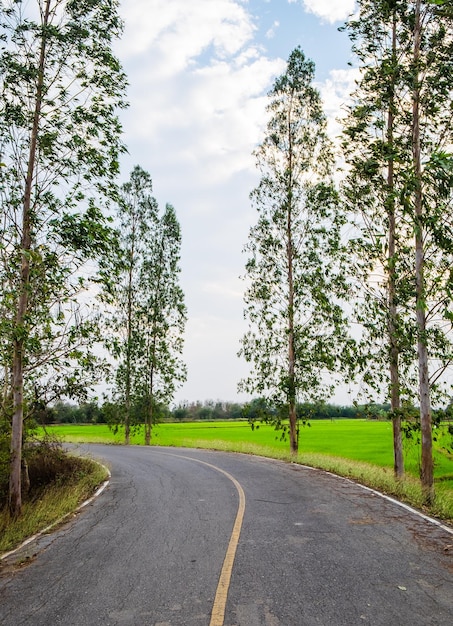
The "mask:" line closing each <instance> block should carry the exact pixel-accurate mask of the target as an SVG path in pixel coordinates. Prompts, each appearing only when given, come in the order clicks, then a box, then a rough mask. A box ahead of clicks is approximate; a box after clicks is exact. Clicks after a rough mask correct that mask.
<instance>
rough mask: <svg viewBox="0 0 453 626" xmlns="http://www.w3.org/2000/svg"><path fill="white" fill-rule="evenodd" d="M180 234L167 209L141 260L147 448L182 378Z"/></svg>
mask: <svg viewBox="0 0 453 626" xmlns="http://www.w3.org/2000/svg"><path fill="white" fill-rule="evenodd" d="M180 249H181V229H180V226H179V222H178V220H177V217H176V213H175V210H174V208H173V207H172V206H171V205H170V204H167V205H166V208H165V211H164V213H163V215H162V216H161V217H160V219H159V220H158V221H157V223H156V230H155V232H154V238H153V243H152V246H151V247H150V248H149V249H148V250H147V254H146V257H145V259H144V262H143V265H142V268H141V276H140V289H141V293H142V294H143V299H142V301H141V303H140V307H139V310H138V311H137V317H138V323H139V326H140V329H141V330H140V333H141V337H140V346H141V354H140V359H139V368H140V370H141V374H142V379H141V381H140V387H141V390H142V396H143V397H144V398H146V406H147V411H146V417H145V444H146V445H149V444H150V442H151V428H152V424H153V422H154V421H155V419H156V417H157V410H158V407H159V406H160V405H162V404H164V405H166V404H169V402H170V401H171V400H172V398H173V395H174V392H175V391H176V389H177V387H178V385H179V384H181V383H182V382H183V381H184V380H185V379H186V366H185V364H184V363H183V361H182V350H183V345H184V328H185V323H186V319H187V311H186V306H185V304H184V293H183V291H182V289H181V287H180V285H179V274H180V271H181V270H180Z"/></svg>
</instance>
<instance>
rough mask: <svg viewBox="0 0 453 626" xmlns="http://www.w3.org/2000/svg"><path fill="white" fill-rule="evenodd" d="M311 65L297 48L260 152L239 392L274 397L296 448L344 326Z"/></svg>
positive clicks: (275, 96)
mask: <svg viewBox="0 0 453 626" xmlns="http://www.w3.org/2000/svg"><path fill="white" fill-rule="evenodd" d="M313 77H314V64H313V63H312V62H311V61H309V60H307V59H306V58H305V56H304V54H303V52H302V51H301V50H300V48H296V49H295V50H294V51H293V52H292V53H291V55H290V57H289V59H288V64H287V69H286V72H285V73H284V74H283V75H282V76H280V77H279V78H277V79H276V81H275V83H274V86H273V89H272V90H271V92H270V94H269V97H270V100H271V101H270V104H269V106H268V111H269V113H270V120H269V122H268V125H267V134H266V137H265V139H264V141H263V143H262V144H261V145H260V146H259V148H258V149H257V151H256V157H257V163H258V167H259V169H260V171H261V174H262V177H261V180H260V183H259V186H258V187H257V188H256V189H255V190H254V191H253V192H252V194H251V199H252V202H253V204H254V205H255V206H256V208H257V210H258V222H257V224H256V226H254V227H252V229H251V231H250V235H249V242H248V244H247V246H246V251H247V253H248V254H249V259H248V261H247V264H246V278H247V281H248V287H247V290H246V294H245V304H246V309H245V313H244V315H245V317H246V318H248V320H249V322H250V330H249V331H248V332H247V334H246V335H245V336H244V338H243V339H242V348H241V351H240V355H242V356H244V358H245V359H246V361H247V362H249V363H251V364H252V365H253V371H252V373H251V375H250V377H249V378H247V379H245V380H243V381H241V383H240V388H241V389H243V390H245V391H247V392H249V393H258V395H260V396H263V395H264V394H266V395H268V396H269V397H270V398H271V399H272V400H273V402H275V403H276V404H278V405H279V407H280V411H279V412H278V418H277V422H279V421H280V420H281V419H284V417H285V416H286V417H287V418H288V419H289V434H290V449H291V452H292V453H296V452H297V449H298V427H297V414H296V402H297V401H298V400H299V399H304V400H307V399H318V398H319V397H322V396H324V395H327V394H328V393H329V392H330V388H329V386H328V385H327V384H325V379H324V378H323V374H324V373H325V372H332V371H333V370H334V369H335V367H336V364H337V356H338V354H339V352H340V351H341V347H340V346H341V343H342V338H343V337H344V335H345V324H344V318H343V313H342V309H341V306H340V304H339V301H338V296H339V294H341V293H342V290H343V289H344V288H345V285H344V282H343V280H342V277H341V275H340V272H339V271H338V270H339V267H338V256H339V250H340V229H341V219H340V216H339V214H338V213H337V210H336V201H337V198H336V195H335V192H334V190H333V188H332V184H331V180H330V171H331V168H332V163H333V157H332V151H331V146H330V143H329V140H328V138H327V135H326V121H325V116H324V114H323V112H322V105H321V100H320V96H319V93H318V92H317V91H316V89H315V88H314V87H313V85H312V81H313Z"/></svg>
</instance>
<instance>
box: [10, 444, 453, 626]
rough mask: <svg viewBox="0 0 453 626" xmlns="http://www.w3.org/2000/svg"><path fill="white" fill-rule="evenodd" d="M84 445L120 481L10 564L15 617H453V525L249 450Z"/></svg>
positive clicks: (358, 620) (134, 625)
mask: <svg viewBox="0 0 453 626" xmlns="http://www.w3.org/2000/svg"><path fill="white" fill-rule="evenodd" d="M82 451H83V452H87V451H89V452H90V453H91V454H92V455H93V456H95V457H96V458H98V459H101V460H102V461H103V462H104V463H106V464H107V465H108V466H109V467H110V468H111V471H112V478H111V482H110V484H109V486H108V488H107V489H106V490H105V491H104V492H103V493H102V495H101V496H100V497H98V498H97V499H95V500H94V501H93V502H92V503H91V504H90V505H89V506H87V507H85V508H84V509H83V511H82V512H80V513H79V514H78V515H76V516H75V517H74V518H73V519H72V520H71V521H70V522H69V523H67V524H65V525H64V526H63V527H62V528H60V529H59V530H58V531H57V532H54V533H52V534H51V535H49V536H46V537H43V538H41V539H40V540H38V541H36V542H33V543H32V544H30V545H29V546H28V547H27V548H26V549H25V551H22V554H20V553H19V554H15V555H14V556H11V557H9V558H8V559H5V560H4V561H3V562H2V563H1V565H0V574H1V575H0V624H2V625H3V626H23V625H27V626H60V625H63V624H64V625H65V626H82V625H83V626H95V625H97V624H99V625H101V624H102V625H112V626H117V625H118V626H123V625H124V626H192V625H193V626H195V625H197V626H209V625H211V626H315V625H316V626H319V625H322V626H343V625H344V626H354V625H356V624H372V625H375V626H378V625H379V626H406V625H407V626H409V625H410V626H417V625H428V624H429V625H432V626H434V625H437V626H447V625H448V626H451V624H453V534H452V533H450V532H449V529H448V528H446V527H442V526H436V525H434V524H432V523H430V522H429V521H427V520H425V519H423V518H421V517H419V516H417V515H415V514H413V513H411V512H409V511H406V510H405V509H403V508H401V507H399V506H397V505H396V504H394V503H392V502H390V501H388V500H386V499H383V498H381V497H379V496H378V495H376V494H374V493H373V492H370V491H367V490H364V489H363V488H361V487H359V486H357V485H355V484H353V483H351V482H349V481H345V480H343V479H340V478H336V477H334V476H331V475H328V474H326V473H324V472H320V471H316V470H310V469H308V468H304V467H301V466H297V465H289V464H285V463H281V462H277V461H270V460H265V459H261V458H257V457H248V456H245V455H236V454H224V453H216V452H209V451H201V450H183V449H176V448H175V449H169V448H154V447H153V448H142V447H129V448H126V447H109V446H95V445H93V446H83V447H82ZM27 555H28V556H30V555H33V558H31V559H29V560H30V563H29V564H28V565H27V566H24V567H20V568H17V567H13V566H12V565H11V563H14V562H15V563H17V561H18V560H21V559H22V560H23V559H24V558H26V556H27ZM221 573H222V578H221V580H220V584H219V577H220V576H221ZM211 615H212V617H211Z"/></svg>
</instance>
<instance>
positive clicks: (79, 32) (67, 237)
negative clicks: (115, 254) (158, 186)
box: [0, 0, 126, 515]
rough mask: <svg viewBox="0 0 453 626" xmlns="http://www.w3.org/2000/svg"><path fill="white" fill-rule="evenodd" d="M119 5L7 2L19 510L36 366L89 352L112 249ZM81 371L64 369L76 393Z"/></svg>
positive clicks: (10, 335)
mask: <svg viewBox="0 0 453 626" xmlns="http://www.w3.org/2000/svg"><path fill="white" fill-rule="evenodd" d="M117 7H118V3H117V2H116V1H115V0H36V1H35V2H29V3H23V2H21V1H20V0H19V1H17V0H15V1H8V2H2V3H1V5H0V8H1V13H0V15H1V33H2V34H1V41H2V48H1V54H0V76H1V96H0V109H1V116H0V119H1V121H0V160H1V161H2V163H4V167H0V176H1V181H0V182H1V185H0V187H1V193H2V209H1V210H2V228H3V230H2V245H1V252H2V261H3V262H4V266H3V272H2V273H3V282H4V284H5V281H6V286H7V291H6V293H4V294H3V299H2V308H6V309H7V315H6V318H5V320H4V322H3V328H2V331H3V330H4V331H5V332H6V337H7V338H6V339H5V338H4V337H5V335H4V336H3V346H2V347H3V348H4V350H3V353H2V359H3V367H4V371H5V372H7V373H8V374H7V376H5V381H6V382H5V387H9V390H10V391H8V393H7V395H9V396H10V397H11V403H10V405H11V408H10V410H11V422H12V426H11V473H10V476H11V479H10V508H11V511H12V512H13V514H15V515H18V514H19V513H20V511H21V457H22V429H23V419H24V407H25V396H24V389H27V385H29V383H30V372H31V371H35V372H36V371H38V370H39V371H40V379H41V380H46V379H47V381H49V379H50V378H51V377H52V375H53V374H54V373H55V372H58V371H59V369H60V362H61V365H63V360H64V361H65V362H67V363H68V364H71V363H76V364H77V363H78V364H79V369H80V367H82V366H83V365H84V364H85V363H87V358H88V357H87V355H86V352H84V351H83V350H81V349H80V347H81V343H80V340H81V339H82V340H83V339H85V340H86V336H87V334H88V333H89V330H90V325H91V322H89V323H88V324H85V322H84V321H83V320H82V319H81V315H80V309H81V306H82V305H81V303H80V300H79V298H78V294H80V291H81V290H82V289H83V288H84V287H85V283H86V281H85V278H84V276H86V272H87V262H88V260H89V259H93V258H96V256H97V254H98V253H99V254H102V251H103V250H105V245H104V244H105V241H106V237H107V235H108V232H109V231H108V229H107V227H106V225H105V224H104V223H103V216H102V212H101V208H102V204H103V202H104V201H105V200H106V199H108V198H109V197H110V196H111V195H112V194H113V192H114V189H115V187H114V184H113V182H114V178H115V176H116V174H117V171H118V155H119V153H120V152H121V151H122V149H123V147H122V144H121V141H120V131H121V129H120V125H119V123H118V119H117V115H116V111H117V110H118V107H121V106H123V105H124V103H123V97H124V90H125V83H126V81H125V76H124V74H123V72H122V71H121V67H120V65H119V63H118V61H117V59H116V58H115V56H114V55H113V53H112V49H111V45H112V41H113V39H114V38H115V37H117V36H119V35H120V33H121V29H122V23H121V20H120V19H119V17H118V13H117ZM5 268H6V269H5ZM2 334H3V333H2ZM82 343H83V341H82ZM52 355H53V358H52ZM88 360H90V359H89V358H88ZM71 378H72V382H71ZM76 378H77V374H76V375H75V376H72V377H70V378H69V379H67V380H66V382H68V383H69V389H67V391H69V393H71V384H72V385H74V384H76Z"/></svg>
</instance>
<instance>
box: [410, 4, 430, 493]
mask: <svg viewBox="0 0 453 626" xmlns="http://www.w3.org/2000/svg"><path fill="white" fill-rule="evenodd" d="M420 6H421V2H420V0H417V2H416V4H415V23H414V88H413V92H412V115H413V129H412V147H413V165H414V176H415V180H414V183H415V185H414V186H415V202H414V213H415V278H416V315H417V348H418V377H419V394H420V427H421V435H422V454H421V484H422V489H423V492H424V496H425V499H426V501H427V502H432V500H433V498H434V477H433V443H432V419H431V399H430V387H429V373H428V346H427V336H426V286H425V278H424V263H425V258H424V238H423V235H424V228H423V202H422V200H423V195H422V193H423V192H422V168H421V141H420V95H421V94H420V78H419V63H420V46H421V16H420Z"/></svg>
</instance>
